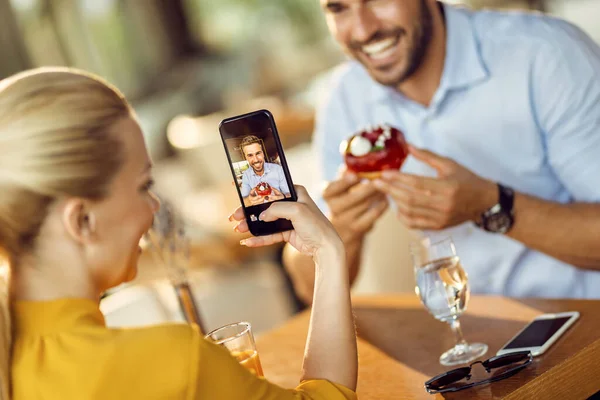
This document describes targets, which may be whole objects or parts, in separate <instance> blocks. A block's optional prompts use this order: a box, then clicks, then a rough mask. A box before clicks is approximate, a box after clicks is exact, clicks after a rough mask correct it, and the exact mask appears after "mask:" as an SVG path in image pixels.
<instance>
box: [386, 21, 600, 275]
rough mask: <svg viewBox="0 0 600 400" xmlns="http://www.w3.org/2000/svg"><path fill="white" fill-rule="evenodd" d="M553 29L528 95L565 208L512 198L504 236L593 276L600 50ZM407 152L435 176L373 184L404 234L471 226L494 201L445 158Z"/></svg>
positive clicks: (493, 191) (395, 176)
mask: <svg viewBox="0 0 600 400" xmlns="http://www.w3.org/2000/svg"><path fill="white" fill-rule="evenodd" d="M554 28H555V30H554V31H552V35H553V37H552V38H551V39H552V42H548V44H547V45H545V46H540V47H539V48H538V50H537V52H536V55H535V60H534V62H533V64H532V68H531V76H530V85H531V87H530V93H531V95H532V99H531V101H532V106H533V111H534V113H535V117H536V120H537V122H538V124H539V128H540V132H539V133H540V135H541V137H542V139H543V140H544V144H545V147H546V156H547V160H548V163H549V165H550V166H551V168H552V170H553V171H554V173H555V174H556V177H557V178H558V179H559V180H560V183H561V184H562V185H563V186H564V188H565V189H566V190H567V191H568V192H569V194H570V196H571V203H569V204H560V203H557V202H552V201H548V200H544V199H540V198H536V197H534V196H532V195H528V194H524V193H516V194H515V203H514V213H515V223H514V226H513V227H512V229H511V230H510V231H509V233H508V236H509V237H511V238H513V239H515V240H518V241H520V242H521V243H523V244H525V245H526V246H528V247H529V248H532V249H535V250H538V251H540V252H542V253H545V254H547V255H549V256H552V257H554V258H557V259H559V260H562V261H564V262H567V263H569V264H572V265H574V266H577V267H580V268H585V269H594V270H600V184H599V183H600V48H599V47H598V46H597V45H596V44H595V43H593V42H592V40H591V39H590V38H589V37H587V36H586V35H585V34H583V33H582V32H581V31H580V30H579V29H578V28H575V27H573V26H572V25H569V24H566V23H561V25H559V26H554ZM549 32H550V31H549ZM549 34H550V33H549ZM410 152H411V154H412V155H413V156H414V157H416V158H417V159H418V160H420V161H422V162H425V163H427V164H429V165H430V166H432V167H433V168H435V169H436V170H437V172H438V178H437V179H436V178H425V177H419V176H414V175H407V174H400V173H393V172H387V173H386V174H384V178H383V179H382V180H380V181H378V182H375V184H376V186H377V187H378V188H379V189H380V190H382V191H383V192H385V193H388V194H390V195H391V196H392V197H394V200H395V202H396V203H397V205H398V210H399V217H400V219H401V220H402V221H403V222H404V223H405V224H406V225H407V226H408V227H409V228H415V229H434V230H435V229H442V228H446V227H451V226H454V225H457V224H460V223H463V222H465V221H477V220H478V219H479V217H480V215H481V213H482V212H483V211H485V210H486V209H488V208H489V207H491V206H492V205H494V204H496V203H497V202H498V190H497V187H496V184H495V183H494V182H490V181H488V180H485V179H483V178H481V177H479V176H477V175H476V174H474V173H473V172H471V171H469V170H467V169H466V168H464V167H463V166H461V165H459V164H458V163H456V162H454V161H453V160H450V159H448V158H444V157H441V156H439V155H436V154H433V153H430V152H428V151H424V150H419V149H415V148H411V149H410ZM500 183H502V182H500Z"/></svg>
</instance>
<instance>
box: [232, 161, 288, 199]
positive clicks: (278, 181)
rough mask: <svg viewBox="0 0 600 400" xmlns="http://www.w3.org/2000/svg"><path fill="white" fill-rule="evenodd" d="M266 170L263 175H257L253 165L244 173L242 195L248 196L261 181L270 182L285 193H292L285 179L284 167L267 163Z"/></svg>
mask: <svg viewBox="0 0 600 400" xmlns="http://www.w3.org/2000/svg"><path fill="white" fill-rule="evenodd" d="M264 168H265V172H264V173H263V174H262V176H258V175H256V173H255V172H254V170H253V169H252V167H250V168H248V169H247V170H246V171H244V173H243V174H242V189H241V191H242V197H248V195H250V191H251V190H252V189H254V188H255V187H256V186H257V185H258V184H259V183H260V182H265V183H268V184H269V185H270V186H271V187H272V188H275V189H277V190H279V191H280V192H281V193H282V194H283V195H289V194H290V188H289V187H288V184H287V181H286V180H285V174H284V172H283V168H282V167H281V165H279V164H273V163H268V162H266V163H265V167H264Z"/></svg>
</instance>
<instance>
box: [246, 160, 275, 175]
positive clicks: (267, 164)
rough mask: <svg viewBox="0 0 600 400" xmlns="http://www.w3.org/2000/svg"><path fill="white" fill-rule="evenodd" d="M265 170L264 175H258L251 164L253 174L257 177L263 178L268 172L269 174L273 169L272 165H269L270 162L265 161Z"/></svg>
mask: <svg viewBox="0 0 600 400" xmlns="http://www.w3.org/2000/svg"><path fill="white" fill-rule="evenodd" d="M264 168H265V172H264V173H263V174H262V176H258V175H257V174H256V172H255V171H254V168H252V165H251V166H250V169H251V170H252V175H254V176H256V177H257V178H262V177H263V176H265V175H266V174H268V173H269V172H270V171H271V167H270V166H269V163H268V162H266V161H265V167H264Z"/></svg>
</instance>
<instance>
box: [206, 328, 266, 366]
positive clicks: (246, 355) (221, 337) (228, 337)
mask: <svg viewBox="0 0 600 400" xmlns="http://www.w3.org/2000/svg"><path fill="white" fill-rule="evenodd" d="M206 339H208V340H210V341H212V342H214V343H216V344H218V345H220V346H223V347H225V348H226V349H227V350H229V353H230V354H231V355H232V356H233V357H234V358H235V359H236V360H237V361H238V362H239V363H240V364H241V365H242V366H243V367H245V368H247V369H248V370H250V371H251V372H252V373H253V374H255V375H256V376H263V370H262V366H261V365H260V359H259V358H258V352H257V351H256V344H255V343H254V336H253V335H252V327H251V326H250V323H249V322H238V323H235V324H231V325H225V326H223V327H221V328H218V329H215V330H214V331H212V332H211V333H209V334H208V335H206Z"/></svg>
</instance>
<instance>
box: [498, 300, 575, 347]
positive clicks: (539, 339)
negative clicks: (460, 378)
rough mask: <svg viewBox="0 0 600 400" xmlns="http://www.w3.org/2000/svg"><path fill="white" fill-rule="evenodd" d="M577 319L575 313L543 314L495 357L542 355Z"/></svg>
mask: <svg viewBox="0 0 600 400" xmlns="http://www.w3.org/2000/svg"><path fill="white" fill-rule="evenodd" d="M578 318H579V313H578V312H577V311H570V312H563V313H557V314H543V315H540V316H539V317H536V318H535V319H534V320H533V321H531V322H530V323H529V324H527V326H525V328H523V329H522V330H521V331H520V332H519V333H517V334H516V335H515V336H514V337H513V338H512V339H510V340H509V341H508V343H506V344H505V345H504V346H502V348H501V349H500V350H498V352H497V353H496V355H501V354H507V353H514V352H516V351H530V352H531V354H533V355H534V356H539V355H541V354H543V353H544V352H545V351H546V350H548V348H549V347H550V346H552V344H554V342H556V341H557V340H558V338H559V337H560V336H561V335H562V334H563V333H565V332H566V330H567V329H569V327H570V326H571V325H573V323H574V322H575V321H576V320H577V319H578Z"/></svg>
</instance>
